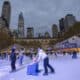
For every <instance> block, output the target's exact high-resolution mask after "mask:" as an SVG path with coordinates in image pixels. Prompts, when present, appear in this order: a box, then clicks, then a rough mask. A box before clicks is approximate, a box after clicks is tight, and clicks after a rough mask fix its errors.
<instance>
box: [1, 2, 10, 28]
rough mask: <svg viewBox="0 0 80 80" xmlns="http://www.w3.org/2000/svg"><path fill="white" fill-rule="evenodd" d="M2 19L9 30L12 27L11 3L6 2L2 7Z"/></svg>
mask: <svg viewBox="0 0 80 80" xmlns="http://www.w3.org/2000/svg"><path fill="white" fill-rule="evenodd" d="M1 17H2V18H3V19H5V22H6V27H7V28H8V29H9V26H10V18H11V5H10V2H9V1H4V3H3V7H2V15H1Z"/></svg>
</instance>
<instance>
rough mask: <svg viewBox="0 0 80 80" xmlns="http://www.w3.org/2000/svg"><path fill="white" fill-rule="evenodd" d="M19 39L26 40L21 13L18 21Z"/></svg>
mask: <svg viewBox="0 0 80 80" xmlns="http://www.w3.org/2000/svg"><path fill="white" fill-rule="evenodd" d="M18 37H19V38H24V18H23V13H22V12H21V13H20V15H19V19H18Z"/></svg>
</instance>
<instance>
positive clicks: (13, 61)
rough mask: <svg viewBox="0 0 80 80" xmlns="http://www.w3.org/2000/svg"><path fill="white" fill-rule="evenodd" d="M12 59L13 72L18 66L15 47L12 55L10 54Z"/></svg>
mask: <svg viewBox="0 0 80 80" xmlns="http://www.w3.org/2000/svg"><path fill="white" fill-rule="evenodd" d="M10 60H11V69H12V71H11V72H14V71H16V66H15V63H16V53H15V48H13V49H12V52H11V55H10Z"/></svg>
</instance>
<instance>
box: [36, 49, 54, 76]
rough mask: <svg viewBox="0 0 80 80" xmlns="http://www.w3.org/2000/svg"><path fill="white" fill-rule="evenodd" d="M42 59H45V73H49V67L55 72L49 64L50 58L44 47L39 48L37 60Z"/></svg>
mask: <svg viewBox="0 0 80 80" xmlns="http://www.w3.org/2000/svg"><path fill="white" fill-rule="evenodd" d="M40 59H42V60H43V66H44V74H43V75H48V68H50V70H51V73H54V69H53V67H52V66H51V65H50V64H49V58H48V55H47V54H46V52H45V51H44V50H43V49H40V48H39V49H38V54H37V61H38V62H39V61H40Z"/></svg>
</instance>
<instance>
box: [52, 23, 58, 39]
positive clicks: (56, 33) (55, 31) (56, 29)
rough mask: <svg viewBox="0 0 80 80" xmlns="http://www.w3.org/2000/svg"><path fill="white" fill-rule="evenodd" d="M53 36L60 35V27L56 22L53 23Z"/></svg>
mask: <svg viewBox="0 0 80 80" xmlns="http://www.w3.org/2000/svg"><path fill="white" fill-rule="evenodd" d="M52 37H53V38H57V37H58V27H57V25H56V24H53V25H52Z"/></svg>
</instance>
